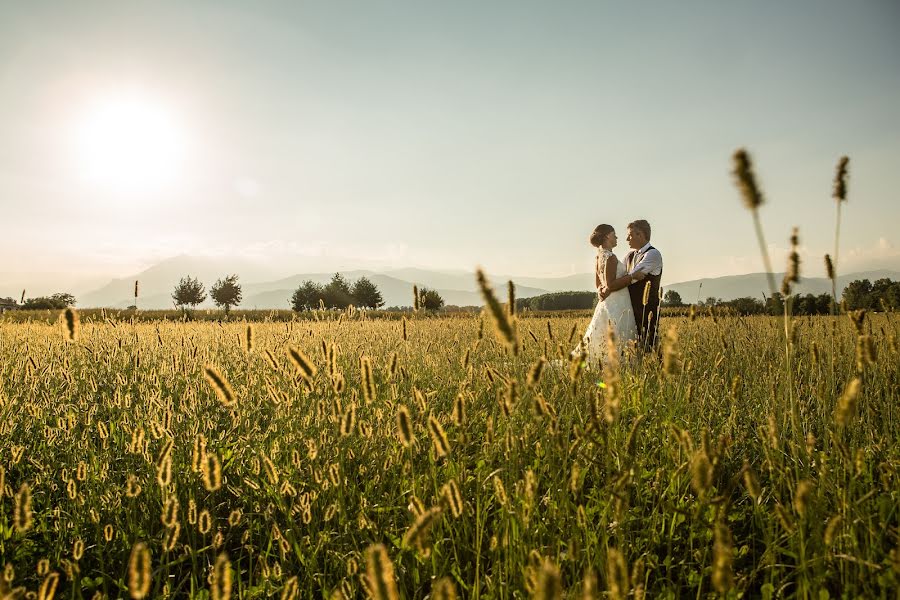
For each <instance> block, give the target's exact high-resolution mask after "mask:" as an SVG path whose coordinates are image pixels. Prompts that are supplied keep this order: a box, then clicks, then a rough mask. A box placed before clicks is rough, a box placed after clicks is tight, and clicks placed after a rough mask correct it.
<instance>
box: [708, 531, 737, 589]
mask: <svg viewBox="0 0 900 600" xmlns="http://www.w3.org/2000/svg"><path fill="white" fill-rule="evenodd" d="M733 555H734V549H733V546H732V542H731V531H730V530H729V529H728V527H727V526H726V525H725V523H723V522H722V521H719V522H717V523H716V525H715V530H714V542H713V574H712V582H713V586H714V587H715V588H716V590H718V591H719V592H720V593H722V594H724V593H726V592H728V590H730V589H731V588H732V586H733V585H734V578H733V574H732V562H733V560H734V558H733Z"/></svg>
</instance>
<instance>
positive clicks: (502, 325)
mask: <svg viewBox="0 0 900 600" xmlns="http://www.w3.org/2000/svg"><path fill="white" fill-rule="evenodd" d="M475 276H476V279H477V281H478V288H479V289H480V290H481V297H482V298H483V299H484V302H485V304H486V305H487V313H488V314H489V315H490V316H491V321H492V322H493V324H494V330H495V331H496V333H497V337H498V338H499V339H500V341H502V342H503V344H505V345H506V347H508V348H509V349H511V350H512V352H513V354H518V352H519V341H518V338H517V337H516V329H515V326H514V324H513V322H512V321H511V320H510V318H509V316H508V315H507V313H506V311H504V310H503V307H502V306H501V305H500V302H499V301H498V300H497V297H496V296H495V295H494V290H493V288H492V287H491V285H490V283H488V280H487V276H485V274H484V271H482V270H481V269H480V268H479V269H478V270H477V271H476V272H475Z"/></svg>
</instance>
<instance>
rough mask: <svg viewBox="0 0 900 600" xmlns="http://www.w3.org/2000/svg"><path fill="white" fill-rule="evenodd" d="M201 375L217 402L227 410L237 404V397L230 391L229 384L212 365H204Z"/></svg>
mask: <svg viewBox="0 0 900 600" xmlns="http://www.w3.org/2000/svg"><path fill="white" fill-rule="evenodd" d="M203 373H204V375H205V376H206V381H208V382H209V384H210V385H211V386H212V388H213V391H215V393H216V397H217V398H218V399H219V402H221V403H222V405H224V406H227V407H228V408H231V407H233V406H234V405H235V404H236V403H237V396H235V394H234V390H233V389H231V384H230V383H228V380H227V379H225V377H224V376H223V375H222V374H221V373H219V371H218V369H216V368H215V367H214V366H213V365H206V366H205V367H204V368H203Z"/></svg>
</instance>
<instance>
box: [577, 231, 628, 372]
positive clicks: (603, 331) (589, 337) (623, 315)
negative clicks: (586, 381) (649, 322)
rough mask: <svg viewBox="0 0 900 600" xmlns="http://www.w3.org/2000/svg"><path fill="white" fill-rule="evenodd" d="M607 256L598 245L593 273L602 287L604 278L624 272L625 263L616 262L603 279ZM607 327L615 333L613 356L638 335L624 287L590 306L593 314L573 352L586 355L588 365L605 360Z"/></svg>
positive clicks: (617, 275)
mask: <svg viewBox="0 0 900 600" xmlns="http://www.w3.org/2000/svg"><path fill="white" fill-rule="evenodd" d="M610 256H613V252H612V250H606V249H603V248H601V249H600V250H599V252H598V253H597V275H598V276H599V278H600V285H601V286H602V287H606V285H607V281H608V280H609V281H611V280H612V279H618V278H619V277H623V276H624V275H625V264H624V263H622V261H617V265H616V276H615V277H614V278H609V279H608V278H607V276H606V273H605V268H604V267H605V266H606V261H607V260H608V259H609V257H610ZM610 329H612V331H613V333H614V334H615V340H616V350H617V354H619V357H617V358H621V356H622V353H623V352H624V351H625V350H626V348H628V347H629V346H633V345H634V344H635V343H636V341H637V337H638V332H637V325H636V324H635V321H634V310H633V309H632V308H631V296H630V295H629V293H628V288H627V287H626V288H622V289H621V290H617V291H615V292H613V293H611V294H610V295H609V296H607V298H606V300H600V301H599V302H598V303H597V307H596V308H595V309H594V317H593V318H592V319H591V323H590V325H588V327H587V330H586V331H585V332H584V337H583V338H582V340H581V344H580V347H579V348H578V349H576V352H578V351H579V350H580V351H581V352H582V353H583V354H585V355H586V359H587V364H588V366H589V367H591V368H596V367H601V366H602V365H603V362H604V361H605V360H606V359H607V354H608V352H609V350H608V348H609V346H608V343H607V338H608V336H609V330H610Z"/></svg>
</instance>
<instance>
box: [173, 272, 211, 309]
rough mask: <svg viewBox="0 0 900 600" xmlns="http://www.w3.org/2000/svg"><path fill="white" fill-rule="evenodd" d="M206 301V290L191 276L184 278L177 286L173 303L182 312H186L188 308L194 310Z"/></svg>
mask: <svg viewBox="0 0 900 600" xmlns="http://www.w3.org/2000/svg"><path fill="white" fill-rule="evenodd" d="M204 300H206V288H205V287H204V286H203V284H202V283H200V280H199V279H197V278H195V277H191V276H190V275H188V276H187V277H182V278H181V280H180V281H179V282H178V285H176V286H175V291H173V292H172V301H173V302H174V303H175V306H177V307H178V308H180V309H182V310H185V307H186V306H190V307H191V308H193V307H195V306H197V305H198V304H200V303H201V302H203V301H204Z"/></svg>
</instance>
